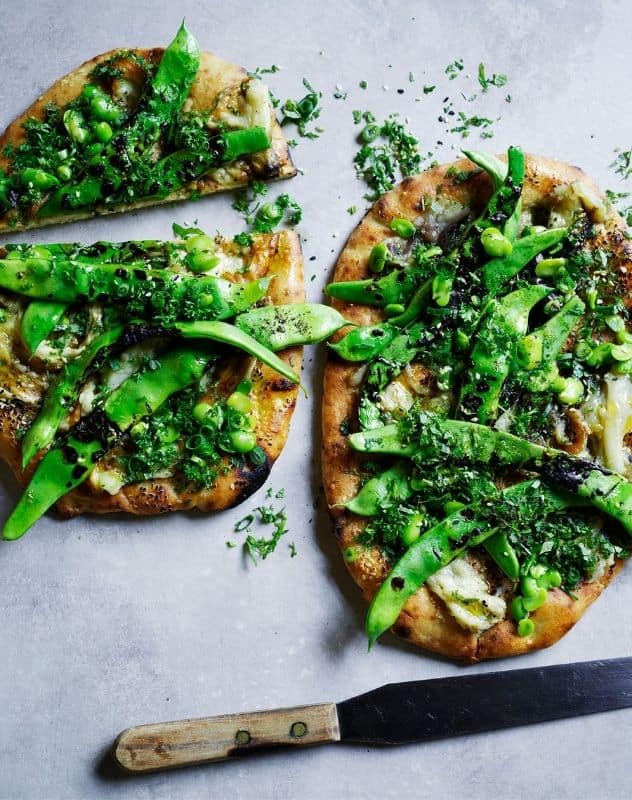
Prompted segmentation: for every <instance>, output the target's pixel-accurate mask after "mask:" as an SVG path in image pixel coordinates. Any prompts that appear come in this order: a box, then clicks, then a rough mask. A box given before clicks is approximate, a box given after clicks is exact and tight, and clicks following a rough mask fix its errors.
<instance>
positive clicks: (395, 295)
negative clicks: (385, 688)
mask: <svg viewBox="0 0 632 800" xmlns="http://www.w3.org/2000/svg"><path fill="white" fill-rule="evenodd" d="M416 286H417V275H416V274H415V271H414V270H412V269H394V270H393V271H392V272H389V273H388V275H385V276H384V277H383V278H377V279H373V280H371V279H368V280H364V281H340V282H338V283H330V284H329V286H327V288H326V289H325V292H326V293H327V294H328V295H329V296H330V297H336V298H337V299H338V300H344V301H345V302H347V303H361V304H363V305H367V306H377V307H378V308H382V307H384V306H387V305H390V304H392V303H407V302H408V301H409V300H410V298H411V297H412V295H413V293H414V291H415V288H416Z"/></svg>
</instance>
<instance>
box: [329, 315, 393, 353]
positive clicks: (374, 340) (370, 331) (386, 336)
mask: <svg viewBox="0 0 632 800" xmlns="http://www.w3.org/2000/svg"><path fill="white" fill-rule="evenodd" d="M397 333H398V331H397V328H394V327H393V326H392V325H389V324H388V323H387V322H378V323H377V324H376V325H368V326H366V327H363V328H354V329H353V330H352V331H349V333H348V334H347V335H346V336H343V338H342V339H341V340H340V341H339V342H336V344H330V345H329V348H330V349H331V350H333V351H334V353H335V354H336V355H337V356H340V358H342V359H344V361H370V360H371V359H372V358H375V356H377V355H379V354H380V353H381V352H382V351H383V350H384V349H385V348H386V347H387V345H389V344H390V343H391V342H392V341H393V339H394V338H395V337H396V336H397Z"/></svg>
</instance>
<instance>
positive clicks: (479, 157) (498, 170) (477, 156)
mask: <svg viewBox="0 0 632 800" xmlns="http://www.w3.org/2000/svg"><path fill="white" fill-rule="evenodd" d="M462 152H463V155H464V156H465V157H466V158H469V159H470V161H472V162H473V163H474V164H476V166H477V167H480V168H481V169H484V170H485V172H486V173H487V174H488V175H489V177H490V178H491V179H492V184H493V186H494V190H496V189H499V188H500V187H501V186H502V185H503V183H504V182H505V178H506V177H507V164H506V163H505V162H504V161H501V160H500V159H499V158H496V156H493V155H491V154H490V153H481V152H478V151H477V150H463V151H462Z"/></svg>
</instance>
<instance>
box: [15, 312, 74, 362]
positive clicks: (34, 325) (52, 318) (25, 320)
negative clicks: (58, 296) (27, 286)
mask: <svg viewBox="0 0 632 800" xmlns="http://www.w3.org/2000/svg"><path fill="white" fill-rule="evenodd" d="M67 308H68V304H67V303H59V302H54V301H51V302H48V301H46V300H33V301H32V302H30V303H29V304H28V306H27V307H26V311H25V312H24V314H23V315H22V341H23V342H24V344H25V345H26V347H27V349H28V351H29V353H30V354H31V355H33V353H34V352H35V351H36V350H37V348H38V347H39V346H40V344H41V343H42V342H43V341H44V340H45V339H47V338H48V337H49V336H50V334H51V333H52V332H53V331H54V329H55V326H56V325H57V323H58V322H59V321H60V320H61V318H62V317H63V315H64V312H65V311H66V309H67Z"/></svg>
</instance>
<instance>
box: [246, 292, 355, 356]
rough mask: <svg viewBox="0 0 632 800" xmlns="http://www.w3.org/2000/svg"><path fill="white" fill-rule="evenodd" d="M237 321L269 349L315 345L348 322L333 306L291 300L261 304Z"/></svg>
mask: <svg viewBox="0 0 632 800" xmlns="http://www.w3.org/2000/svg"><path fill="white" fill-rule="evenodd" d="M234 324H235V325H236V326H237V327H238V328H240V329H241V330H242V331H244V332H245V333H248V334H250V336H252V337H253V338H254V339H256V340H257V341H258V342H259V344H262V345H263V346H264V347H267V348H269V349H270V350H274V351H277V350H284V349H285V348H286V347H293V346H294V345H302V344H316V343H317V342H322V341H323V339H327V338H328V337H329V336H331V335H332V333H335V332H336V331H337V330H339V329H340V328H342V327H343V326H344V325H346V324H347V321H346V320H345V318H344V317H343V316H342V315H341V314H339V313H338V312H337V311H336V310H335V309H334V308H331V306H325V305H321V304H319V303H288V304H286V305H272V306H262V307H261V308H255V309H253V310H251V311H247V312H246V313H245V314H239V316H237V317H235V320H234Z"/></svg>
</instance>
